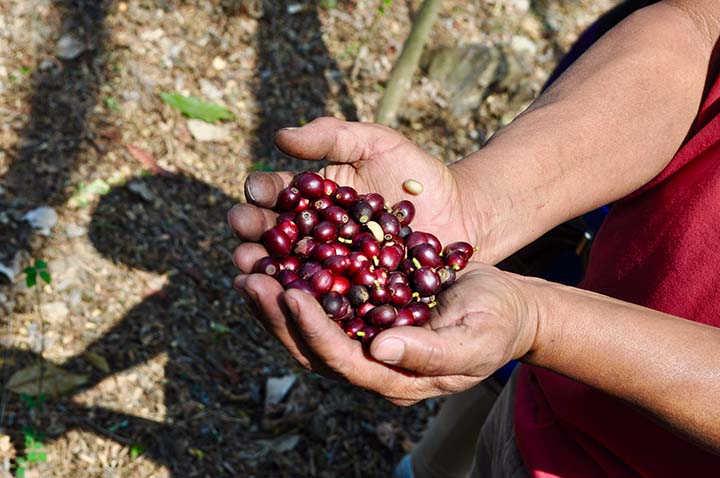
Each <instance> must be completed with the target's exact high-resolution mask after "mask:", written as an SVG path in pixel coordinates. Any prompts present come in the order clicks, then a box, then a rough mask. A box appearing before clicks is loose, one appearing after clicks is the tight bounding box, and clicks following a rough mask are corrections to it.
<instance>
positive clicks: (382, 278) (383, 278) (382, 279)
mask: <svg viewBox="0 0 720 478" xmlns="http://www.w3.org/2000/svg"><path fill="white" fill-rule="evenodd" d="M373 275H374V276H375V282H374V284H375V285H381V286H383V287H384V286H386V285H387V281H388V271H386V270H385V269H383V268H382V267H377V268H375V270H374V271H373Z"/></svg>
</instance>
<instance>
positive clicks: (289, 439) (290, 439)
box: [270, 435, 300, 453]
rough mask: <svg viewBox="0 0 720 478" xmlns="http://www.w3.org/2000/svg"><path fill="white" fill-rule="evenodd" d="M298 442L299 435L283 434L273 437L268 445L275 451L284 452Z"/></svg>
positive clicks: (291, 448)
mask: <svg viewBox="0 0 720 478" xmlns="http://www.w3.org/2000/svg"><path fill="white" fill-rule="evenodd" d="M298 443H300V436H299V435H284V436H281V437H278V438H276V439H274V440H273V441H272V442H271V443H270V447H271V448H272V450H273V451H274V452H275V453H286V452H288V451H291V450H293V449H294V448H295V447H296V446H297V444H298Z"/></svg>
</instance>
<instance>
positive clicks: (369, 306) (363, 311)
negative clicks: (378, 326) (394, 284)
mask: <svg viewBox="0 0 720 478" xmlns="http://www.w3.org/2000/svg"><path fill="white" fill-rule="evenodd" d="M374 308H375V304H373V303H372V302H365V303H364V304H362V305H361V306H359V307H358V308H357V310H356V311H355V313H356V314H357V316H358V317H365V316H366V315H367V314H368V312H370V311H371V310H373V309H374Z"/></svg>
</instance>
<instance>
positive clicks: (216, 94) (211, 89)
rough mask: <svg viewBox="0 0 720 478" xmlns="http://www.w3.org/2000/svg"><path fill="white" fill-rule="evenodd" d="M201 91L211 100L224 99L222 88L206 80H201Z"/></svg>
mask: <svg viewBox="0 0 720 478" xmlns="http://www.w3.org/2000/svg"><path fill="white" fill-rule="evenodd" d="M200 91H202V93H203V96H205V97H206V98H208V99H211V100H217V99H220V98H222V97H223V92H222V91H221V90H220V88H218V87H217V86H215V85H214V84H213V82H212V81H209V80H206V79H205V78H201V79H200Z"/></svg>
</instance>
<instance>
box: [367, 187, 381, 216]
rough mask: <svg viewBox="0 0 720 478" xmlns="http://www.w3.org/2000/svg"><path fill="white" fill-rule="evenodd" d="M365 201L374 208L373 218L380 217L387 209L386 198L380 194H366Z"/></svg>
mask: <svg viewBox="0 0 720 478" xmlns="http://www.w3.org/2000/svg"><path fill="white" fill-rule="evenodd" d="M363 201H365V202H366V203H367V204H368V205H369V206H370V207H371V208H372V217H375V216H376V215H378V214H379V213H380V211H382V210H383V208H384V207H385V198H384V197H382V196H381V195H380V194H378V193H369V194H366V195H365V197H364V198H363Z"/></svg>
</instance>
